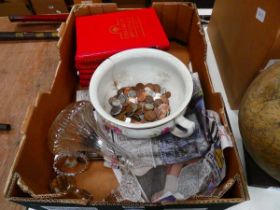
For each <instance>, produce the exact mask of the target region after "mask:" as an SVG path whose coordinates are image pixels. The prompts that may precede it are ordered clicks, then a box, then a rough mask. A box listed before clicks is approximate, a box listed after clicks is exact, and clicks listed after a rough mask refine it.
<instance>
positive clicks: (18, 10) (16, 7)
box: [0, 1, 32, 16]
mask: <svg viewBox="0 0 280 210" xmlns="http://www.w3.org/2000/svg"><path fill="white" fill-rule="evenodd" d="M31 14H32V13H31V11H30V10H29V9H28V7H27V3H26V2H25V1H18V2H13V1H7V2H6V1H5V2H0V16H9V15H31Z"/></svg>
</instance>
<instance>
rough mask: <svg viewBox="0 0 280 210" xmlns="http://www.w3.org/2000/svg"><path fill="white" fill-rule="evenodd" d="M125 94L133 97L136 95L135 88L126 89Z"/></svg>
mask: <svg viewBox="0 0 280 210" xmlns="http://www.w3.org/2000/svg"><path fill="white" fill-rule="evenodd" d="M127 96H128V97H130V98H135V97H136V96H137V93H136V91H135V90H130V91H128V93H127Z"/></svg>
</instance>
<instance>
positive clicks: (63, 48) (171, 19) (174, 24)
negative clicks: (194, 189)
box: [5, 3, 249, 209]
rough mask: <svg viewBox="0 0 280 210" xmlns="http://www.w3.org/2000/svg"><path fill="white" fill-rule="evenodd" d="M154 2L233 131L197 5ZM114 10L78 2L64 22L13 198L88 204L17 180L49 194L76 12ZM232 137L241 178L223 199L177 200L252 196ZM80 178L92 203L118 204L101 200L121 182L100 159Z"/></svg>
mask: <svg viewBox="0 0 280 210" xmlns="http://www.w3.org/2000/svg"><path fill="white" fill-rule="evenodd" d="M153 7H154V8H155V9H156V11H157V13H158V14H159V17H160V20H161V21H162V25H163V26H164V29H165V30H166V33H167V34H168V36H169V38H170V40H178V41H179V42H175V41H172V42H171V49H170V50H169V53H171V54H173V55H175V56H177V57H178V58H179V59H180V60H181V61H182V62H184V63H185V64H188V63H189V60H190V61H191V62H192V67H193V70H194V71H196V72H198V73H199V76H200V79H201V83H202V86H203V89H204V94H205V100H206V103H207V104H206V105H207V108H208V109H212V110H215V111H216V112H218V113H219V114H220V117H221V121H222V123H223V125H224V126H225V128H226V129H227V130H228V131H229V132H230V128H229V125H228V121H227V118H226V115H225V110H224V105H223V101H222V98H221V95H220V94H219V93H214V92H213V87H212V84H211V81H210V77H209V74H208V70H207V66H206V62H205V56H206V44H205V40H204V33H203V31H202V29H201V26H200V24H199V17H198V14H197V11H196V8H195V7H194V5H193V4H190V3H154V4H153ZM116 10H117V7H116V5H115V4H95V5H83V6H81V5H80V6H74V8H73V9H72V12H71V14H70V16H69V17H68V20H67V22H66V23H63V24H62V25H61V30H60V35H61V38H60V40H59V41H58V47H59V51H60V60H61V61H60V62H59V65H58V67H57V72H56V73H57V74H56V75H55V78H54V81H53V85H52V87H51V89H50V90H49V92H47V93H41V94H39V95H38V97H37V100H36V104H35V106H33V107H31V109H30V112H29V113H28V115H27V116H26V119H25V123H24V128H23V130H22V132H23V133H24V134H25V138H24V139H23V140H22V143H21V147H20V150H19V152H18V155H17V157H16V161H15V164H14V167H13V169H12V171H11V176H10V178H9V180H8V183H7V188H6V191H5V196H6V198H8V199H9V200H10V201H14V202H20V203H24V204H25V205H28V203H30V202H33V204H34V203H35V204H36V205H38V206H40V204H41V203H44V206H46V205H48V204H52V205H57V206H60V205H66V204H77V205H85V203H83V201H81V200H77V199H76V200H74V199H55V198H54V199H44V200H43V199H38V198H32V197H30V196H29V195H27V194H25V193H23V192H22V190H21V189H19V188H18V186H17V185H16V180H17V177H18V176H16V175H17V174H20V177H21V179H22V180H23V181H24V183H25V184H26V185H28V188H29V189H30V190H32V192H33V193H36V194H49V193H50V189H49V182H50V180H52V179H53V178H54V176H55V174H54V171H53V169H52V163H53V155H52V154H51V152H50V151H49V149H48V145H47V142H48V141H47V134H48V129H49V127H50V125H51V123H52V121H53V120H54V119H55V117H56V115H57V114H58V113H59V112H60V111H61V110H62V109H63V108H64V107H66V106H67V105H68V104H69V103H70V102H72V101H73V100H74V98H75V97H74V95H75V91H76V89H77V88H78V82H77V78H76V76H75V70H74V65H73V61H74V55H75V51H74V49H75V16H79V15H90V14H96V13H103V12H112V11H116ZM179 43H180V44H179ZM230 133H231V132H230ZM231 137H232V141H233V145H234V147H233V148H227V149H226V150H225V157H226V164H227V175H226V178H225V181H226V180H228V179H230V178H233V177H234V176H236V175H238V176H240V182H236V183H234V184H233V186H232V187H231V189H229V192H228V193H226V194H225V196H223V197H222V198H219V199H218V198H214V199H213V198H211V199H201V200H200V199H189V200H186V201H179V202H177V203H176V204H178V205H188V204H194V205H198V204H201V205H207V204H224V203H227V204H228V205H230V204H234V203H239V202H242V201H245V200H248V198H249V196H248V191H247V187H246V182H245V179H244V175H243V171H242V167H241V163H240V160H239V157H238V152H237V149H236V145H235V140H234V138H233V136H232V135H231ZM76 178H77V179H76V182H77V183H78V186H79V187H81V188H83V189H85V190H87V191H89V192H91V193H92V194H93V195H94V201H93V203H91V205H110V206H112V205H120V204H118V203H114V202H113V201H112V202H110V203H108V202H105V201H102V200H103V199H105V198H106V197H107V196H108V195H109V193H110V192H111V190H113V189H115V187H116V186H117V181H116V179H115V177H114V174H113V172H112V170H111V169H108V168H104V166H103V164H102V162H93V163H91V165H90V168H89V170H88V171H86V172H85V173H83V174H80V175H78V176H77V177H76ZM122 204H123V203H122ZM125 204H126V205H133V206H144V205H145V206H152V205H155V204H151V203H129V202H126V203H125ZM173 204H174V203H173ZM41 205H42V204H41ZM112 209H114V207H112Z"/></svg>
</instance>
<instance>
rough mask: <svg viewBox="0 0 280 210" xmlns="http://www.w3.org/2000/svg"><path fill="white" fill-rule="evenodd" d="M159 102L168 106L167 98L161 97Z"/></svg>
mask: <svg viewBox="0 0 280 210" xmlns="http://www.w3.org/2000/svg"><path fill="white" fill-rule="evenodd" d="M161 101H162V103H164V104H169V100H168V98H167V97H166V96H165V95H163V96H161Z"/></svg>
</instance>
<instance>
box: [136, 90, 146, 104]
mask: <svg viewBox="0 0 280 210" xmlns="http://www.w3.org/2000/svg"><path fill="white" fill-rule="evenodd" d="M137 99H138V101H140V102H142V101H145V99H146V93H145V92H141V93H140V94H138V96H137Z"/></svg>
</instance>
